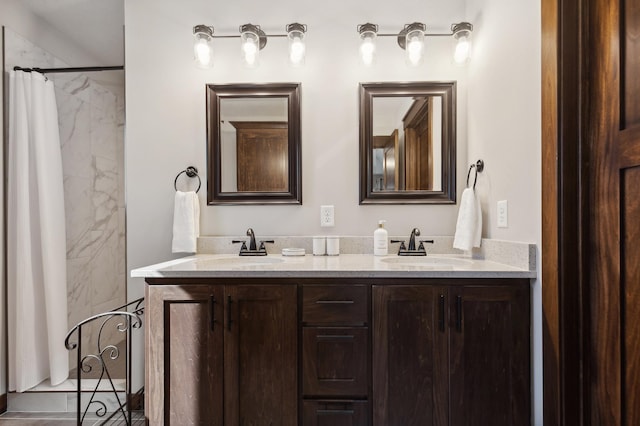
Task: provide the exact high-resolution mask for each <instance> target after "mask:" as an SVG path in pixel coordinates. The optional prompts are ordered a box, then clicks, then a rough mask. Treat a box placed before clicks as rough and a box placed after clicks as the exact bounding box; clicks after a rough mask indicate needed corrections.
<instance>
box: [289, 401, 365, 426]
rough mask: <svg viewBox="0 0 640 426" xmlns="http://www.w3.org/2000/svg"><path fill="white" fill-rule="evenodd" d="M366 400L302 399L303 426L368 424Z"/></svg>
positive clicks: (358, 425) (361, 425) (355, 425)
mask: <svg viewBox="0 0 640 426" xmlns="http://www.w3.org/2000/svg"><path fill="white" fill-rule="evenodd" d="M368 413H369V403H368V402H367V401H324V400H319V401H304V403H303V408H302V424H303V426H368V424H369V415H368Z"/></svg>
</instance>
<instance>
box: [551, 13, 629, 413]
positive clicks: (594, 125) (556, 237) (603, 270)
mask: <svg viewBox="0 0 640 426" xmlns="http://www.w3.org/2000/svg"><path fill="white" fill-rule="evenodd" d="M638 34H640V0H542V164H543V166H542V187H543V188H544V192H543V194H542V198H543V211H542V218H543V223H542V234H543V241H542V253H543V261H542V262H543V263H542V268H543V270H542V279H543V284H542V293H543V295H542V298H543V302H542V303H543V339H544V340H543V344H544V348H543V354H544V407H545V413H544V415H545V422H544V423H545V425H571V426H573V425H579V426H582V425H587V426H589V425H594V426H599V425H607V426H628V425H629V426H630V425H637V424H638V422H639V421H640V409H638V407H639V406H640V363H638V359H639V358H638V357H639V353H640V343H638V336H640V328H639V327H638V325H637V324H638V321H637V319H638V315H639V314H640V307H639V306H638V305H639V304H638V303H637V302H638V301H639V300H640V296H639V295H638V293H640V268H639V267H638V266H637V265H638V263H640V250H639V249H638V248H637V247H638V245H639V244H638V243H639V242H640V224H639V222H638V215H639V212H640V202H639V201H638V200H639V199H640V189H639V188H638V182H639V181H640V82H639V80H638V78H637V75H638V74H639V73H640V60H638V57H639V55H638V52H639V51H640V43H639V42H638Z"/></svg>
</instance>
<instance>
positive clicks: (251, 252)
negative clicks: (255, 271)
mask: <svg viewBox="0 0 640 426" xmlns="http://www.w3.org/2000/svg"><path fill="white" fill-rule="evenodd" d="M247 237H249V248H247V242H246V241H244V240H232V241H231V242H232V243H234V244H242V245H241V246H240V253H238V254H239V255H240V256H266V255H267V249H266V248H265V246H264V245H265V243H272V244H273V242H274V241H273V240H263V241H260V246H259V247H258V245H257V244H256V234H255V233H254V232H253V229H252V228H249V229H247Z"/></svg>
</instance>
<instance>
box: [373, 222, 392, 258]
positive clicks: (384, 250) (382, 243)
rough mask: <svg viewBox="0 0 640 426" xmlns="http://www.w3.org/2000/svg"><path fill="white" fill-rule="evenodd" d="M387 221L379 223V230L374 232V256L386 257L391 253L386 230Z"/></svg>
mask: <svg viewBox="0 0 640 426" xmlns="http://www.w3.org/2000/svg"><path fill="white" fill-rule="evenodd" d="M385 222H386V220H379V221H378V228H377V229H376V230H375V231H374V232H373V254H374V255H376V256H386V255H387V254H388V252H389V233H388V232H387V230H386V229H384V224H385Z"/></svg>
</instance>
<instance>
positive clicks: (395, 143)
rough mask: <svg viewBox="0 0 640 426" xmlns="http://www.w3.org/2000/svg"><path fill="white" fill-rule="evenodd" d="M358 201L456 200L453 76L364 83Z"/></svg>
mask: <svg viewBox="0 0 640 426" xmlns="http://www.w3.org/2000/svg"><path fill="white" fill-rule="evenodd" d="M360 102H361V103H360V113H361V122H360V145H361V149H360V154H361V158H360V170H361V178H360V203H361V204H369V203H398V204H400V203H455V82H445V83H441V82H418V83H363V84H361V85H360Z"/></svg>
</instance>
